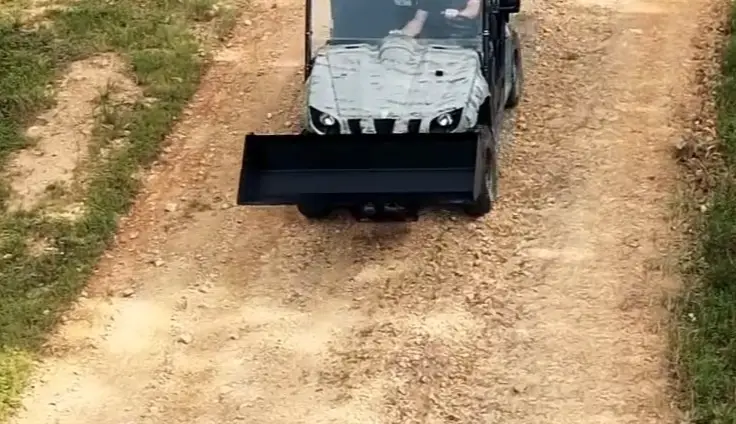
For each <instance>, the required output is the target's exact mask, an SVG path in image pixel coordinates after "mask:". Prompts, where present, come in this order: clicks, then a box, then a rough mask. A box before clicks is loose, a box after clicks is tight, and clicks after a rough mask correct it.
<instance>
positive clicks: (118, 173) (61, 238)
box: [0, 0, 232, 420]
mask: <svg viewBox="0 0 736 424" xmlns="http://www.w3.org/2000/svg"><path fill="white" fill-rule="evenodd" d="M212 1H213V0H191V1H187V0H185V1H173V0H115V1H100V0H81V1H78V2H75V3H70V4H69V7H68V8H66V9H63V10H57V11H51V12H49V13H48V14H47V16H45V17H44V19H46V20H48V22H49V25H40V26H37V27H36V29H29V28H27V27H26V26H24V25H23V24H21V21H20V20H18V19H17V18H7V17H0V69H1V70H2V71H1V72H0V169H3V167H4V166H5V164H7V161H8V159H9V157H10V155H11V153H12V152H14V151H16V150H18V149H21V148H23V147H25V146H26V145H27V144H28V141H27V140H26V139H25V138H24V136H23V129H24V128H25V127H26V126H27V125H28V124H29V123H31V122H32V119H33V118H34V116H36V115H37V114H38V113H39V112H41V111H42V110H44V108H47V107H49V106H51V105H52V104H53V99H52V98H50V97H49V90H48V87H49V86H50V84H53V83H54V81H55V80H56V78H57V77H58V76H59V75H60V74H61V73H63V72H64V69H65V66H66V65H68V64H69V63H70V62H72V61H74V60H80V59H83V58H86V57H90V56H92V55H95V54H99V53H103V52H115V53H117V54H119V55H120V56H121V57H122V58H123V59H125V60H127V61H128V63H129V64H130V67H131V69H132V73H133V74H134V75H133V76H134V79H135V80H136V81H137V82H138V83H139V84H140V85H141V87H142V89H143V94H144V96H145V97H146V98H148V99H150V98H153V99H155V101H154V102H146V103H145V104H144V103H142V102H141V103H140V104H136V105H134V106H133V107H132V108H130V107H129V108H128V109H126V110H125V111H120V110H116V109H114V106H108V105H106V104H103V105H102V106H103V113H102V114H101V117H100V119H99V122H98V127H97V128H96V130H95V132H94V136H95V138H96V139H97V140H96V141H97V142H98V143H99V146H105V145H106V143H109V141H110V140H113V139H116V138H119V137H120V136H121V134H124V135H125V143H124V146H123V147H122V148H116V149H114V150H111V152H112V153H110V154H109V155H107V156H106V159H105V160H104V161H97V163H96V164H94V165H93V166H92V167H91V168H92V169H91V170H90V175H89V176H88V178H87V181H88V184H87V188H86V191H85V192H84V198H85V203H86V205H87V208H86V212H85V214H84V215H83V216H82V217H81V218H79V219H78V220H75V221H69V220H63V219H53V218H50V217H48V216H47V215H43V214H41V213H40V212H22V213H10V212H8V211H7V210H6V208H5V206H4V205H5V200H7V198H8V193H9V189H8V187H7V182H2V181H0V201H2V202H3V207H2V208H1V209H0V420H2V419H4V418H5V417H6V416H7V415H8V414H9V413H10V412H11V411H12V409H13V408H14V407H16V406H17V401H18V396H19V394H20V393H21V390H22V388H23V386H24V383H25V382H26V380H27V378H28V376H29V372H30V370H31V363H32V358H34V357H35V355H36V354H37V353H38V352H39V349H40V347H41V344H42V342H43V341H44V338H45V336H46V335H47V334H48V332H49V330H51V329H52V328H53V327H54V325H55V324H56V323H57V321H58V320H59V318H60V314H61V313H62V312H63V311H64V310H65V309H66V308H68V306H69V305H70V304H71V302H72V301H73V300H74V299H75V298H76V297H77V296H78V294H79V292H80V290H81V289H82V288H83V286H84V284H85V282H86V280H87V279H88V277H89V276H90V274H91V271H92V270H93V268H94V266H95V264H96V262H97V260H98V258H99V256H100V255H101V253H103V251H104V250H105V249H106V247H107V246H108V243H109V241H110V240H111V238H112V236H113V235H114V232H115V230H116V227H117V222H118V218H119V216H120V215H121V214H122V213H124V212H125V211H126V210H127V209H128V208H129V207H130V204H131V201H132V199H133V196H134V194H135V193H136V191H137V189H138V188H139V184H138V182H137V181H136V180H135V179H134V177H133V175H135V173H136V171H137V170H138V169H140V167H141V166H146V165H148V164H150V163H151V161H152V160H154V158H156V156H157V154H158V153H159V149H160V144H161V141H162V140H163V137H164V136H165V135H166V134H167V133H168V132H169V131H170V128H171V125H172V122H173V121H174V119H175V118H176V117H177V116H178V115H179V113H180V112H181V110H182V108H183V106H184V105H185V104H186V102H187V101H188V99H189V98H190V96H191V95H192V94H193V93H194V91H195V89H196V87H197V85H198V82H199V78H200V75H201V72H202V70H203V69H202V68H203V66H204V64H203V62H202V60H201V59H200V56H199V54H198V50H199V49H200V46H199V45H198V43H197V41H196V39H195V37H194V35H193V33H192V31H190V28H191V26H192V25H193V22H194V21H196V22H202V21H203V20H208V21H209V20H215V21H216V20H217V16H216V14H215V15H213V14H212V13H211V12H210V10H211V9H212V6H213V3H212ZM231 18H232V17H231V16H227V17H226V19H231ZM215 23H216V22H215ZM213 24H214V23H213ZM101 101H103V103H104V101H105V97H104V95H103V96H102V99H101ZM104 108H106V109H104ZM98 150H99V149H98ZM92 153H94V152H92ZM52 191H53V190H52ZM60 193H61V192H60ZM61 195H63V193H62V194H61ZM39 239H43V240H47V244H48V246H47V247H48V249H46V250H44V251H42V252H41V253H39V252H38V251H37V250H38V249H33V241H34V240H39Z"/></svg>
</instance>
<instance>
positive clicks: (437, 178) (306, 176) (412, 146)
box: [237, 132, 485, 207]
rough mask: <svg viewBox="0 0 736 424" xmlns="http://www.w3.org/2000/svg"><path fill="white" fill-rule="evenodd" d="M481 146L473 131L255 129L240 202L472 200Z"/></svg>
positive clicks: (245, 155)
mask: <svg viewBox="0 0 736 424" xmlns="http://www.w3.org/2000/svg"><path fill="white" fill-rule="evenodd" d="M484 148H485V146H484V144H483V141H482V140H481V139H480V137H479V136H478V134H477V133H475V132H469V133H451V134H390V135H380V134H364V135H324V136H321V135H316V134H301V135H255V134H251V135H248V136H246V138H245V149H244V153H243V165H242V169H241V173H240V182H239V188H238V200H237V203H238V204H239V205H290V204H298V203H302V202H309V201H315V200H316V201H320V202H324V203H326V204H330V205H333V206H335V207H340V206H352V205H356V204H363V203H367V202H372V203H379V202H382V203H397V204H412V205H415V206H419V207H424V206H429V205H437V204H448V203H455V204H464V203H470V202H472V201H474V200H475V199H476V198H477V197H478V195H479V192H480V189H481V181H482V178H483V173H484V170H485V168H484V166H483V159H482V158H483V154H482V152H483V149H484Z"/></svg>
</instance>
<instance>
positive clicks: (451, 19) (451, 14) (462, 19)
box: [391, 0, 481, 38]
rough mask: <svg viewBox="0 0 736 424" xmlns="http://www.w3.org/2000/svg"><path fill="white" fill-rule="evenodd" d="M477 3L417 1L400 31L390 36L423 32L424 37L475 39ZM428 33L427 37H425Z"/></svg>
mask: <svg viewBox="0 0 736 424" xmlns="http://www.w3.org/2000/svg"><path fill="white" fill-rule="evenodd" d="M480 2H481V0H418V4H417V10H416V13H414V17H413V18H412V19H411V20H410V21H409V22H407V23H406V25H404V27H403V28H402V29H400V30H393V31H391V33H392V34H403V35H408V36H409V37H416V36H418V35H419V34H422V33H423V32H424V33H425V34H423V35H425V36H426V37H428V38H444V37H443V35H445V34H448V33H453V34H455V36H460V34H462V36H464V37H465V36H467V37H469V38H472V37H475V36H477V35H478V34H477V29H478V26H477V23H478V17H479V16H480V11H481V3H480ZM426 33H429V34H426Z"/></svg>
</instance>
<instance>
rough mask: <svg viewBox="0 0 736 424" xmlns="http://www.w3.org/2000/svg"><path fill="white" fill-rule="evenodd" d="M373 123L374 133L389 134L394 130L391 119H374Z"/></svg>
mask: <svg viewBox="0 0 736 424" xmlns="http://www.w3.org/2000/svg"><path fill="white" fill-rule="evenodd" d="M373 125H374V126H375V127H376V134H391V133H392V132H393V131H394V120H393V119H376V120H374V121H373Z"/></svg>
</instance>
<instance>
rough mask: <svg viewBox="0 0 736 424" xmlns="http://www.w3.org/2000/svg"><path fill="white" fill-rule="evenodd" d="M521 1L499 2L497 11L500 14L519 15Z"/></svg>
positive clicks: (503, 0)
mask: <svg viewBox="0 0 736 424" xmlns="http://www.w3.org/2000/svg"><path fill="white" fill-rule="evenodd" d="M519 10H521V0H500V4H499V11H500V12H502V13H519Z"/></svg>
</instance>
